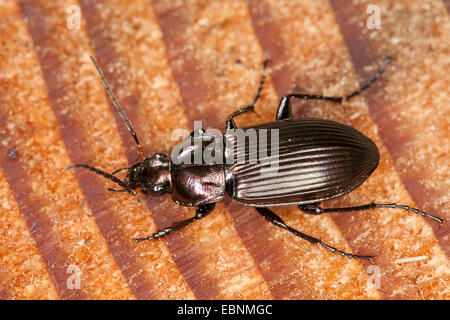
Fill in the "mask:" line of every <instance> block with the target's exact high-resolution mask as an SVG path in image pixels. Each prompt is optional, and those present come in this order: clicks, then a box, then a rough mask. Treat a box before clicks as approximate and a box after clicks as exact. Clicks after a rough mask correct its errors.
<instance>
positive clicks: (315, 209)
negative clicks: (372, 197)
mask: <svg viewBox="0 0 450 320" xmlns="http://www.w3.org/2000/svg"><path fill="white" fill-rule="evenodd" d="M298 207H299V209H300V210H302V211H303V212H306V213H309V214H315V215H319V214H322V213H325V212H352V211H365V210H371V209H376V208H390V209H402V210H406V211H410V212H414V213H416V214H419V215H421V216H422V217H424V218H429V219H433V220H434V221H436V222H439V223H443V222H444V220H442V219H441V218H439V217H437V216H434V215H432V214H429V213H426V212H424V211H421V210H419V209H416V208H412V207H410V206H406V205H403V204H397V203H375V202H371V203H367V204H363V205H360V206H353V207H344V208H322V207H320V206H319V204H308V205H300V206H298Z"/></svg>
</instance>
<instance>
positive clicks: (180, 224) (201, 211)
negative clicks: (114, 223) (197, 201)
mask: <svg viewBox="0 0 450 320" xmlns="http://www.w3.org/2000/svg"><path fill="white" fill-rule="evenodd" d="M215 206H216V204H215V203H208V204H203V205H200V206H198V207H197V208H196V211H195V216H193V217H192V218H188V219H185V220H181V221H177V222H174V223H173V224H172V226H170V227H167V228H164V229H162V230H159V231H158V232H155V233H153V234H152V235H151V236H149V237H145V238H136V239H135V241H136V242H141V241H145V240H153V239H158V238H161V237H163V236H166V235H168V234H169V233H171V232H172V231H177V230H180V229H182V228H184V227H187V226H188V225H190V224H191V223H192V222H194V221H197V220H199V219H201V218H204V217H206V216H207V215H208V214H210V213H211V212H212V211H213V209H214V207H215Z"/></svg>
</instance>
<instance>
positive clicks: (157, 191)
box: [125, 153, 171, 196]
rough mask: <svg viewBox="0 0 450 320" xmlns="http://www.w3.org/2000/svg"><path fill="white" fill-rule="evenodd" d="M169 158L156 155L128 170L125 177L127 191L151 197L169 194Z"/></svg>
mask: <svg viewBox="0 0 450 320" xmlns="http://www.w3.org/2000/svg"><path fill="white" fill-rule="evenodd" d="M170 163H171V161H170V156H169V155H166V154H161V153H157V154H155V155H154V156H153V157H148V158H146V159H145V160H144V161H142V162H139V163H137V164H135V165H134V166H132V167H130V168H129V169H128V173H127V176H126V177H125V184H126V185H127V189H129V190H134V191H135V192H139V191H140V192H142V193H145V194H149V195H151V196H160V195H162V194H165V193H170V192H171V177H170Z"/></svg>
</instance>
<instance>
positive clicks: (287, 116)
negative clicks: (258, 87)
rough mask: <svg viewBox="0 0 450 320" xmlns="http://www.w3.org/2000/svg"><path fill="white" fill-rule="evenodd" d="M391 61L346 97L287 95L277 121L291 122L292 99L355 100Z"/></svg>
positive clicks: (278, 111)
mask: <svg viewBox="0 0 450 320" xmlns="http://www.w3.org/2000/svg"><path fill="white" fill-rule="evenodd" d="M390 60H391V58H390V57H386V58H385V59H384V61H383V63H382V64H381V66H380V68H378V70H377V72H375V74H374V75H372V76H371V77H370V79H369V80H367V81H366V82H365V83H364V84H363V85H362V86H361V87H360V88H359V89H358V90H356V91H354V92H352V93H350V94H349V95H346V96H344V97H327V96H322V95H315V94H303V93H291V94H288V95H285V96H284V97H282V98H281V100H280V104H279V105H278V109H277V113H276V120H291V119H292V111H291V98H298V99H304V100H324V101H330V102H334V103H342V102H343V101H345V100H348V99H350V98H353V97H354V96H357V95H359V94H360V93H361V91H363V90H364V89H367V88H368V87H369V86H370V85H371V84H372V83H373V82H374V81H375V80H376V79H377V78H378V77H379V76H380V75H381V73H382V72H383V70H384V68H386V66H387V64H388V63H389V61H390Z"/></svg>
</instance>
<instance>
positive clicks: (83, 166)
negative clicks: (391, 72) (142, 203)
mask: <svg viewBox="0 0 450 320" xmlns="http://www.w3.org/2000/svg"><path fill="white" fill-rule="evenodd" d="M73 168H86V169H88V170H90V171H93V172H95V173H96V174H98V175H101V176H103V177H105V178H106V179H109V180H111V181H113V182H115V183H117V184H118V185H119V186H121V187H122V188H124V189H125V190H127V191H128V190H129V189H128V186H127V184H126V183H125V182H123V181H122V180H120V179H119V178H117V177H115V176H113V175H112V174H110V173H108V172H105V171H103V170H100V169H97V168H95V167H92V166H90V165H88V164H83V163H78V164H74V165H73V166H70V167H67V168H66V169H65V170H70V169H73Z"/></svg>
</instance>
